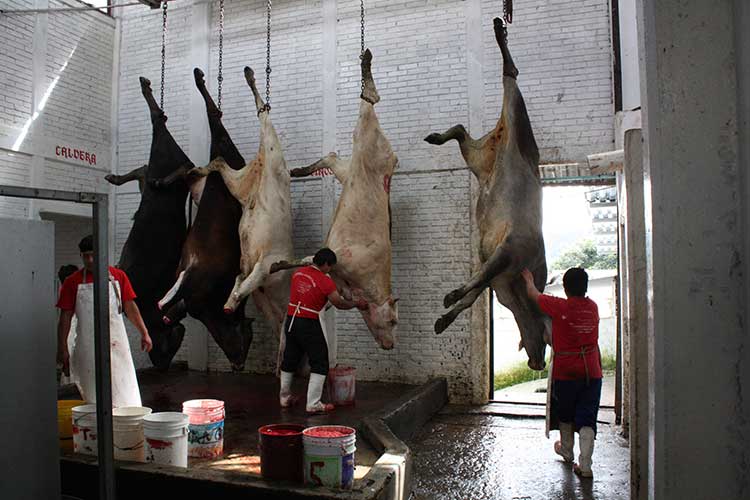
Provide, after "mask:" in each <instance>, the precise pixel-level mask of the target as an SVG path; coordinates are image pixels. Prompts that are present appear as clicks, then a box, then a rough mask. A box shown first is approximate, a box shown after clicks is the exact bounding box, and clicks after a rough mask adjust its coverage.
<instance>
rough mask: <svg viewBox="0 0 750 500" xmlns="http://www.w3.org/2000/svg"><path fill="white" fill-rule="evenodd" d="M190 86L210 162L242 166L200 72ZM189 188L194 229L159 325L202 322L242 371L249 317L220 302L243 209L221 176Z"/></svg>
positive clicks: (229, 280) (234, 267) (235, 268)
mask: <svg viewBox="0 0 750 500" xmlns="http://www.w3.org/2000/svg"><path fill="white" fill-rule="evenodd" d="M193 75H194V77H195V85H196V86H197V87H198V91H199V92H200V93H201V95H202V96H203V99H204V101H205V103H206V112H207V114H208V125H209V128H210V130H211V153H210V158H211V159H212V160H213V159H215V158H218V157H222V158H223V159H224V160H225V161H226V163H227V164H228V165H229V166H230V167H231V168H233V169H235V170H239V169H241V168H242V167H244V166H245V159H244V158H243V157H242V155H241V154H240V152H239V151H238V150H237V147H236V146H235V145H234V142H232V139H231V137H229V133H227V130H226V129H225V128H224V125H223V124H222V122H221V116H222V113H221V111H220V110H219V109H218V108H217V107H216V104H215V103H214V101H213V99H212V98H211V95H210V94H209V93H208V90H207V89H206V82H205V80H204V78H203V72H202V71H201V70H200V69H198V68H195V69H194V70H193ZM187 171H188V168H186V169H184V170H183V171H182V173H181V172H176V173H175V174H173V175H172V176H170V177H169V178H168V179H165V180H163V181H161V182H159V184H160V185H162V184H169V183H171V182H174V181H176V180H177V179H178V178H179V177H183V178H184V177H185V173H186V172H187ZM190 180H191V181H192V182H191V184H192V185H195V184H200V185H201V186H202V187H201V189H200V192H201V196H200V204H199V205H198V210H197V212H196V215H195V220H194V222H193V225H192V226H191V227H190V230H189V231H188V235H187V239H186V241H185V245H184V246H183V247H182V258H181V260H180V265H179V268H178V270H177V276H178V277H177V282H176V283H175V284H174V286H173V287H172V289H171V290H169V292H168V293H167V294H166V295H165V296H164V297H163V298H162V299H161V300H160V301H159V308H160V309H161V310H162V311H164V322H165V323H167V324H171V323H174V322H177V321H180V320H181V319H182V318H184V317H185V314H190V316H192V317H194V318H195V319H197V320H199V321H200V322H201V323H203V324H204V325H205V326H206V328H207V329H208V331H209V332H210V333H211V336H212V337H213V338H214V340H215V341H216V343H217V344H218V345H219V347H221V349H222V351H224V354H225V355H226V356H227V359H228V360H229V362H230V364H231V365H232V369H233V370H236V371H239V370H242V369H243V368H244V363H245V358H246V357H247V352H248V349H249V347H250V342H251V340H252V330H251V323H252V319H246V318H245V307H244V306H245V300H243V301H241V302H240V304H239V307H238V308H237V310H236V311H234V313H232V314H224V311H223V306H224V300H225V298H226V297H227V296H228V295H229V293H230V292H231V290H232V286H233V284H234V278H235V277H236V276H237V274H238V273H239V270H240V238H239V233H238V231H237V227H238V225H239V222H240V217H241V215H242V207H241V206H240V204H239V202H238V201H237V200H236V199H235V198H234V197H233V196H232V194H231V193H230V192H229V190H228V189H227V187H226V185H225V184H224V181H223V180H222V178H221V175H220V174H219V173H218V172H211V173H210V174H209V175H208V176H207V177H197V178H196V177H190Z"/></svg>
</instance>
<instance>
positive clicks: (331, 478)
mask: <svg viewBox="0 0 750 500" xmlns="http://www.w3.org/2000/svg"><path fill="white" fill-rule="evenodd" d="M356 442H357V432H356V431H355V430H354V429H352V428H351V427H344V426H342V425H321V426H318V427H308V428H307V429H305V430H304V431H303V432H302V443H303V445H304V449H305V458H304V471H305V483H308V484H315V485H319V486H321V485H322V486H328V487H331V488H345V489H351V487H352V483H353V482H354V452H355V451H356V449H357V447H356Z"/></svg>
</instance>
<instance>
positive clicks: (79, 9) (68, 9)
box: [0, 1, 159, 15]
mask: <svg viewBox="0 0 750 500" xmlns="http://www.w3.org/2000/svg"><path fill="white" fill-rule="evenodd" d="M135 5H148V6H149V7H151V8H152V9H154V8H158V7H159V6H158V4H157V6H156V7H153V6H152V2H145V1H139V2H130V3H111V4H107V5H102V6H101V7H94V6H93V5H92V6H91V7H61V8H54V9H0V15H12V14H15V15H23V14H55V13H61V14H64V13H66V12H85V11H91V10H99V11H101V10H103V9H107V10H109V9H119V8H121V7H133V6H135Z"/></svg>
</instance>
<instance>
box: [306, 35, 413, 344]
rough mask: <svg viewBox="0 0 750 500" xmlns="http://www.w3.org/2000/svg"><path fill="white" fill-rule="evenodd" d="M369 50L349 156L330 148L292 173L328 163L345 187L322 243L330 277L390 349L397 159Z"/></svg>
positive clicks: (393, 313) (394, 321)
mask: <svg viewBox="0 0 750 500" xmlns="http://www.w3.org/2000/svg"><path fill="white" fill-rule="evenodd" d="M371 63H372V53H371V52H370V50H369V49H368V50H366V51H365V53H364V54H363V57H362V64H361V67H362V77H363V79H364V82H365V85H364V89H363V90H362V95H361V100H360V106H359V120H358V121H357V126H356V128H355V129H354V139H353V144H352V157H351V159H348V160H346V159H343V158H338V157H337V156H336V154H335V153H331V154H329V155H328V156H326V157H325V158H323V159H321V160H319V161H318V162H316V163H314V164H313V165H310V166H309V167H304V168H299V169H294V170H292V172H291V174H292V176H293V177H302V176H305V175H310V174H312V173H313V172H315V171H317V170H320V169H322V168H330V169H331V170H332V171H333V173H334V175H335V176H336V179H338V181H339V182H341V184H342V186H343V190H342V192H341V197H340V198H339V203H338V206H337V207H336V212H335V214H334V216H333V223H332V224H331V229H330V230H329V231H328V237H327V238H326V246H327V247H329V248H330V249H331V250H333V251H334V252H336V257H337V262H336V265H335V266H334V267H333V269H332V270H331V277H332V278H333V280H334V281H335V282H336V285H337V287H338V288H339V289H340V290H341V291H342V293H343V295H344V296H345V297H349V298H351V297H355V298H363V299H365V300H366V301H367V303H368V309H367V310H364V311H360V312H361V314H362V317H363V318H364V320H365V323H366V324H367V328H368V329H369V330H370V332H371V333H372V335H373V337H374V338H375V340H376V341H377V342H378V344H379V345H380V347H382V348H383V349H392V348H393V345H394V335H393V331H394V329H395V327H396V324H397V323H398V307H397V305H396V301H397V300H398V299H394V298H393V297H392V295H391V235H390V221H391V210H390V186H391V177H392V176H393V172H394V170H395V169H396V167H397V165H398V159H397V158H396V155H395V154H394V153H393V149H391V145H390V143H389V142H388V139H387V138H386V137H385V135H384V134H383V130H382V129H381V128H380V123H379V122H378V117H377V115H376V114H375V104H376V103H377V102H378V101H379V100H380V96H379V95H378V92H377V90H376V88H375V82H374V81H373V79H372V72H371Z"/></svg>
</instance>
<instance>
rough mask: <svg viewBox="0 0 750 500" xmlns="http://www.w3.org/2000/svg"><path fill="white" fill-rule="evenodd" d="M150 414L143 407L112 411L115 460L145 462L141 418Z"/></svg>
mask: <svg viewBox="0 0 750 500" xmlns="http://www.w3.org/2000/svg"><path fill="white" fill-rule="evenodd" d="M150 414H151V408H146V407H144V406H123V407H121V408H115V409H114V410H112V429H113V436H112V438H113V444H114V448H115V460H130V461H132V462H145V461H146V448H145V438H144V437H143V417H145V416H146V415H150Z"/></svg>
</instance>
